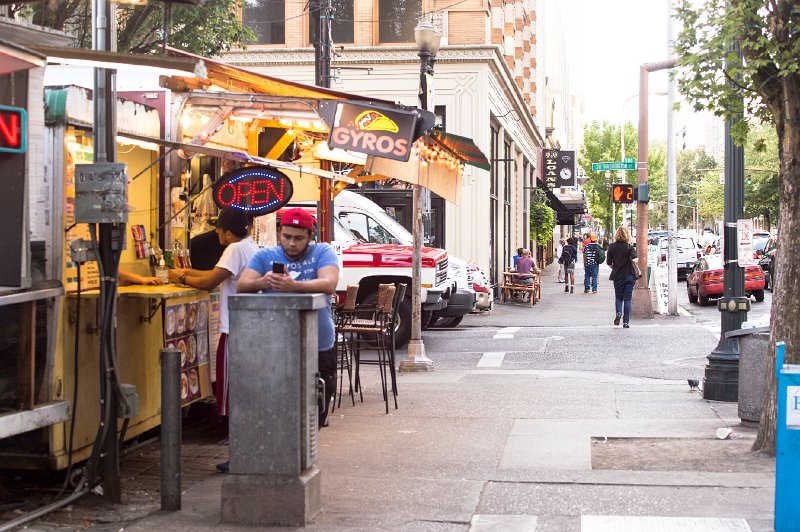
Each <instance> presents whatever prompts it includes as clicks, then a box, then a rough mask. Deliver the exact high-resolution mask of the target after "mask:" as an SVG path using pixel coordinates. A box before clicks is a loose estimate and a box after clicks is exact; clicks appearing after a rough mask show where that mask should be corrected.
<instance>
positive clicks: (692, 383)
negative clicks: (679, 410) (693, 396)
mask: <svg viewBox="0 0 800 532" xmlns="http://www.w3.org/2000/svg"><path fill="white" fill-rule="evenodd" d="M686 382H688V383H689V391H690V392H692V391H694V390H699V389H700V381H699V380H697V379H686Z"/></svg>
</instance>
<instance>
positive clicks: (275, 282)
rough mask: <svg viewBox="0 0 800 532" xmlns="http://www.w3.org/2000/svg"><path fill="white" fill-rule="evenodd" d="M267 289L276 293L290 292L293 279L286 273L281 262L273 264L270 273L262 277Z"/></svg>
mask: <svg viewBox="0 0 800 532" xmlns="http://www.w3.org/2000/svg"><path fill="white" fill-rule="evenodd" d="M264 279H266V281H267V287H268V288H270V289H272V290H275V291H276V292H292V291H293V290H292V289H293V287H294V279H292V277H291V276H290V275H287V273H286V265H285V264H284V263H282V262H273V263H272V271H271V272H269V273H267V274H266V275H265V276H264Z"/></svg>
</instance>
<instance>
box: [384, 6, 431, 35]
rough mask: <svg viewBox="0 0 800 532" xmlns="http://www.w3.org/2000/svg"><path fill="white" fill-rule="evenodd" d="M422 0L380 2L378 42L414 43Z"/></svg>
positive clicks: (420, 14)
mask: <svg viewBox="0 0 800 532" xmlns="http://www.w3.org/2000/svg"><path fill="white" fill-rule="evenodd" d="M421 16H422V1H421V0H378V42H379V43H413V42H414V27H415V26H416V25H417V21H419V19H420V17H421Z"/></svg>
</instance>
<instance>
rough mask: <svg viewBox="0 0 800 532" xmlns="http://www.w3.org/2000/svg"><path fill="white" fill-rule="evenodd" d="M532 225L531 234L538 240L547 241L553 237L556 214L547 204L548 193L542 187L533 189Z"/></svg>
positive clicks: (540, 241) (531, 205)
mask: <svg viewBox="0 0 800 532" xmlns="http://www.w3.org/2000/svg"><path fill="white" fill-rule="evenodd" d="M531 192H532V193H531V204H530V225H531V236H532V237H533V239H534V240H536V242H539V243H545V242H549V241H550V240H552V238H553V229H555V227H556V214H555V211H553V209H551V208H550V207H549V206H548V205H547V194H546V193H545V191H544V190H542V189H540V188H535V189H533V190H532V191H531Z"/></svg>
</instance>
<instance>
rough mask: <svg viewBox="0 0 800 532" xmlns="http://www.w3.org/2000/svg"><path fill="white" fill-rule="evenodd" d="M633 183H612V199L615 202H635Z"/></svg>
mask: <svg viewBox="0 0 800 532" xmlns="http://www.w3.org/2000/svg"><path fill="white" fill-rule="evenodd" d="M634 199H636V198H634V197H633V185H630V184H628V183H614V184H613V185H611V201H613V202H614V203H633V200H634Z"/></svg>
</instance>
